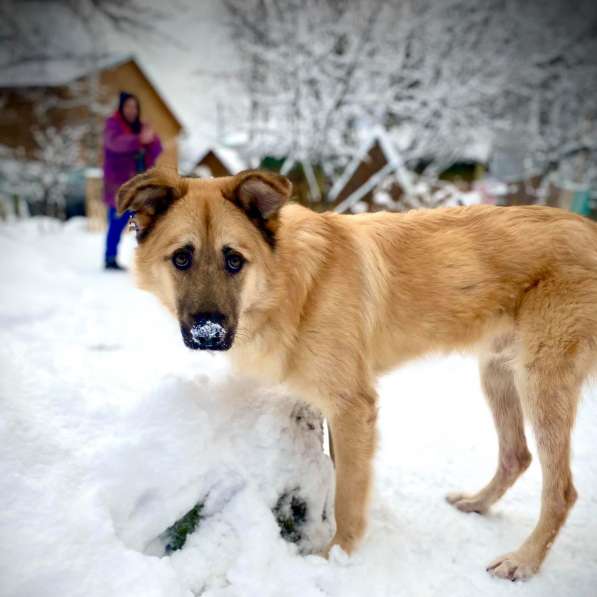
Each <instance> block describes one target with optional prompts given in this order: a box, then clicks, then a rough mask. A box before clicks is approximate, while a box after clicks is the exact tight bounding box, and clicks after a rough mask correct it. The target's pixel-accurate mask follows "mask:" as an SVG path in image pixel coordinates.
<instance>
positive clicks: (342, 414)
mask: <svg viewBox="0 0 597 597" xmlns="http://www.w3.org/2000/svg"><path fill="white" fill-rule="evenodd" d="M376 402H377V400H376V396H375V393H373V392H354V393H352V394H344V393H343V394H342V395H340V396H338V397H337V398H336V400H335V402H334V404H333V411H332V413H330V414H329V415H328V417H329V422H330V426H331V433H332V437H333V441H334V460H335V465H336V502H335V511H336V534H335V535H334V538H333V539H332V540H331V542H330V543H329V545H328V547H327V549H326V555H327V553H328V552H329V550H330V549H331V547H332V546H333V545H339V546H340V547H341V548H342V549H343V550H344V551H346V552H347V553H351V551H352V550H353V549H354V547H355V546H356V544H357V543H358V541H359V540H360V539H361V538H362V536H363V534H364V532H365V528H366V526H367V506H368V498H369V493H370V486H371V477H372V460H373V453H374V451H375V445H376V429H375V423H376V418H377V404H376Z"/></svg>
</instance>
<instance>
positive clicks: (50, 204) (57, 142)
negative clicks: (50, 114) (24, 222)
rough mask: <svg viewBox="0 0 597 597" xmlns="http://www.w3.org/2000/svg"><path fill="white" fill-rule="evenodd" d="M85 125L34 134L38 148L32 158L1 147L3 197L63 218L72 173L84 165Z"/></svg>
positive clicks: (41, 130)
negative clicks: (82, 146)
mask: <svg viewBox="0 0 597 597" xmlns="http://www.w3.org/2000/svg"><path fill="white" fill-rule="evenodd" d="M84 133H85V127H83V126H65V127H63V128H62V129H57V128H55V127H47V128H43V129H37V130H36V131H34V136H35V140H36V143H37V146H38V149H37V150H36V152H35V155H34V157H33V158H31V159H29V158H26V157H25V156H24V155H23V154H22V152H20V151H18V150H16V151H15V150H13V149H10V148H6V147H0V190H1V193H2V195H3V196H4V197H11V198H13V199H15V200H17V201H18V200H24V199H26V200H28V201H30V202H31V203H33V204H36V211H38V212H39V213H41V214H44V215H48V216H53V217H59V218H62V217H63V216H64V209H65V194H66V189H67V186H68V182H69V177H70V175H71V174H72V171H73V170H74V169H76V168H78V167H82V166H83V160H82V157H81V150H80V147H81V143H80V142H81V138H82V136H83V135H84Z"/></svg>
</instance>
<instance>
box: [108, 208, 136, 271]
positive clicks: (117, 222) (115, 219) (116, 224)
mask: <svg viewBox="0 0 597 597" xmlns="http://www.w3.org/2000/svg"><path fill="white" fill-rule="evenodd" d="M130 215H131V214H130V212H128V211H127V212H125V213H123V214H122V215H121V216H120V217H119V216H118V215H117V214H116V208H114V207H109V208H108V236H107V237H106V261H112V260H114V259H116V255H118V243H119V242H120V236H121V234H122V231H123V230H124V227H125V226H126V225H127V223H128V221H129V217H130Z"/></svg>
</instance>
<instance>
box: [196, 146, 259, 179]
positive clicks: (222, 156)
mask: <svg viewBox="0 0 597 597" xmlns="http://www.w3.org/2000/svg"><path fill="white" fill-rule="evenodd" d="M210 151H211V152H213V154H214V155H215V156H216V157H217V158H218V159H219V160H220V162H222V164H224V166H226V168H227V169H228V171H229V172H230V173H232V174H237V173H238V172H241V171H242V170H246V169H247V164H245V162H244V161H243V159H242V158H241V156H240V155H239V154H238V152H237V151H235V150H234V149H232V148H230V147H222V146H221V145H217V146H211V147H207V148H206V149H204V150H203V151H202V152H201V154H200V157H199V159H198V160H197V161H196V164H198V163H199V162H200V161H201V160H202V159H203V158H204V157H205V156H206V155H207V154H208V153H209V152H210Z"/></svg>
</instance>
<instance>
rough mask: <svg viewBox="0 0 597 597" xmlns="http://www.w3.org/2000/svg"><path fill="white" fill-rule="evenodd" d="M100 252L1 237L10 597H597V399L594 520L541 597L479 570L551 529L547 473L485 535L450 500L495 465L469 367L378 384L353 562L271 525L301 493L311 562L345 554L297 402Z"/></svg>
mask: <svg viewBox="0 0 597 597" xmlns="http://www.w3.org/2000/svg"><path fill="white" fill-rule="evenodd" d="M124 244H125V246H124V247H123V249H124V250H123V253H124V260H125V261H128V260H129V259H130V255H131V251H132V244H133V243H132V241H131V239H130V238H127V239H126V240H125V243H124ZM101 251H102V238H101V236H100V235H97V234H89V233H87V232H85V230H84V227H83V222H81V221H74V222H70V223H68V224H67V225H65V226H62V225H58V224H56V223H53V222H49V221H45V222H41V223H39V222H35V221H33V222H32V221H29V222H25V223H21V224H14V223H13V224H4V225H1V226H0V280H1V284H2V286H1V288H2V289H1V291H0V329H1V338H2V342H1V343H0V355H1V356H0V442H1V445H2V452H1V455H0V595H1V596H2V597H9V596H10V597H16V596H19V597H54V596H58V595H59V596H61V597H71V596H75V595H85V596H86V597H95V596H102V597H103V596H107V595H109V596H110V597H120V596H122V597H134V596H140V597H151V596H156V597H157V596H164V597H165V596H167V597H176V596H179V595H180V596H189V597H190V596H192V595H204V596H209V597H216V596H217V597H232V596H249V597H252V596H256V597H257V596H259V597H262V596H272V597H274V596H275V597H278V596H289V597H290V596H293V597H294V596H296V597H310V596H316V595H317V596H324V595H330V596H342V597H350V596H353V595H354V596H363V595H367V596H368V597H376V596H385V595H388V596H398V597H400V596H417V597H419V596H441V597H447V596H449V597H460V596H471V597H472V596H475V597H476V596H478V595H508V596H511V595H516V596H525V597H526V596H541V597H546V596H551V595H553V596H562V595H566V596H571V597H595V595H597V458H596V456H595V431H594V430H595V425H596V424H597V396H596V395H595V394H597V391H595V389H592V388H588V389H587V390H586V392H585V394H586V397H585V400H584V401H583V403H582V406H581V408H580V411H579V416H578V423H577V428H576V432H575V439H574V459H573V470H574V473H575V480H576V485H577V488H578V491H579V494H580V499H579V501H578V502H577V505H576V506H575V508H574V510H573V511H572V514H571V516H570V518H569V520H568V523H567V525H566V526H565V528H564V529H563V531H562V533H561V535H560V537H559V540H558V541H557V542H556V544H555V546H554V547H553V549H552V552H551V553H550V555H549V557H548V559H547V561H546V563H545V566H544V568H543V570H542V571H541V573H540V574H539V576H537V577H536V578H534V579H532V580H531V581H529V582H527V583H517V584H512V583H507V582H505V581H501V580H497V579H493V578H490V577H489V576H488V575H487V573H486V572H485V565H486V564H487V563H488V562H489V561H491V560H492V559H493V558H494V557H495V556H498V555H500V554H502V553H503V552H506V551H509V550H511V549H512V548H514V547H516V546H517V545H518V544H519V543H520V541H521V540H522V539H523V538H524V537H525V536H526V534H527V533H528V532H529V531H530V529H531V528H532V527H533V525H534V523H535V521H536V518H537V515H538V509H539V499H540V471H539V466H538V464H537V459H535V461H534V462H533V465H532V466H531V468H530V469H529V471H527V473H526V474H525V475H524V476H523V478H522V479H521V480H520V481H519V482H518V483H517V485H515V487H514V488H513V489H512V490H511V491H510V492H509V493H508V494H507V495H506V497H505V498H504V499H503V500H502V501H501V502H500V503H499V504H497V505H496V506H495V507H494V508H493V510H492V511H491V513H490V514H489V515H488V516H485V517H481V516H478V515H465V514H462V513H460V512H458V511H456V510H454V509H453V508H451V507H450V506H449V505H448V504H447V503H446V502H445V501H444V499H443V498H444V494H445V493H447V492H448V491H451V490H459V489H471V490H472V489H476V488H478V487H479V486H480V485H481V484H482V483H483V482H484V481H486V480H488V479H489V477H490V475H491V474H492V473H493V467H494V463H495V459H496V441H495V436H494V432H493V428H492V423H491V419H490V415H489V413H488V411H487V409H486V407H485V404H484V401H483V398H482V395H481V391H480V388H479V382H478V377H477V371H476V365H475V362H474V361H473V360H472V359H470V358H468V357H462V356H451V357H448V358H443V359H433V360H427V361H424V362H419V363H414V364H412V365H410V366H408V367H405V368H403V369H401V370H400V371H398V372H396V373H394V374H392V375H389V376H387V377H385V378H384V379H382V380H380V383H379V391H380V396H381V416H380V426H381V437H380V446H379V452H378V455H377V459H376V483H375V492H374V496H373V501H372V504H371V523H370V528H369V531H368V534H367V537H366V539H365V541H364V543H363V545H362V547H361V548H360V549H359V550H357V552H356V553H355V554H354V555H353V556H352V557H351V558H348V557H346V556H345V555H344V554H343V553H341V552H335V553H333V554H332V558H331V561H329V562H328V561H326V560H324V559H322V558H320V557H318V556H313V555H307V556H305V555H301V553H299V551H298V549H297V547H296V546H295V545H293V544H290V543H287V542H286V541H284V540H283V539H282V538H281V537H280V535H279V529H278V527H277V525H276V522H275V520H274V517H273V515H272V513H271V508H272V506H273V505H274V503H275V501H276V499H277V496H279V495H280V492H281V491H283V490H285V489H287V490H294V489H297V487H299V486H300V487H299V489H300V492H302V494H303V495H304V496H305V499H306V500H307V502H308V504H309V506H310V512H311V516H310V517H309V520H308V522H307V527H306V528H305V529H304V534H305V538H304V541H303V543H302V547H303V548H304V549H308V548H309V547H311V548H316V547H317V545H320V544H322V543H323V542H324V541H325V539H326V537H327V536H328V535H329V533H330V528H329V520H328V521H325V520H322V516H321V515H320V514H321V512H323V510H324V509H325V508H326V504H327V503H328V499H329V493H330V492H331V491H332V488H331V468H330V463H329V461H328V459H327V457H325V456H324V455H322V454H321V453H320V452H319V449H318V441H319V433H318V430H317V429H315V430H311V429H309V427H310V426H313V425H310V423H311V422H312V417H311V415H310V414H309V413H308V412H306V411H303V410H302V409H301V407H300V405H299V404H297V402H296V400H295V399H294V398H292V397H290V396H288V395H287V394H286V393H285V392H284V391H283V389H280V388H273V389H267V388H261V387H259V386H256V385H255V384H253V383H249V382H247V381H245V380H240V379H235V378H233V377H231V376H230V374H229V372H228V370H227V366H226V362H225V358H224V357H221V358H220V357H215V356H210V355H206V354H197V353H196V352H191V351H188V350H186V349H185V348H184V346H183V344H182V341H181V339H180V334H179V332H178V329H177V325H176V323H175V322H174V321H171V320H170V318H169V316H168V315H167V314H165V313H164V312H163V311H162V309H161V307H159V305H157V304H156V303H155V301H154V300H153V299H152V298H151V297H149V296H147V295H145V294H144V293H142V292H140V291H138V290H136V289H135V288H134V287H133V285H132V283H131V279H130V277H129V276H128V275H123V274H114V273H110V274H108V273H104V272H102V271H101V270H100V267H99V266H100V263H101ZM202 500H205V505H204V508H203V511H202V520H201V521H200V524H199V527H198V529H197V531H196V532H195V533H193V534H192V535H190V536H189V538H188V540H187V543H186V545H185V546H184V548H183V549H182V550H180V551H176V552H173V553H172V554H171V555H169V556H165V555H163V549H162V547H163V545H162V544H161V543H160V540H159V537H160V535H161V533H162V532H163V531H164V530H165V529H166V528H167V527H169V526H170V525H171V524H172V523H173V522H174V521H175V520H177V519H178V518H180V516H181V515H182V514H184V513H185V512H187V511H188V510H189V509H191V508H192V507H193V506H194V505H195V504H196V503H198V501H202ZM314 513H317V515H315V514H314ZM155 554H158V555H155Z"/></svg>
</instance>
